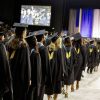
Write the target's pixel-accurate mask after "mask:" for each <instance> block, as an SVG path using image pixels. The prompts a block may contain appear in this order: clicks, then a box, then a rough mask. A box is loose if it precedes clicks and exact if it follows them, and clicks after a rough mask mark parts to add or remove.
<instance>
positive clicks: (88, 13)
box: [81, 9, 93, 38]
mask: <svg viewBox="0 0 100 100" xmlns="http://www.w3.org/2000/svg"><path fill="white" fill-rule="evenodd" d="M92 24H93V9H82V18H81V35H82V37H89V38H91V36H92Z"/></svg>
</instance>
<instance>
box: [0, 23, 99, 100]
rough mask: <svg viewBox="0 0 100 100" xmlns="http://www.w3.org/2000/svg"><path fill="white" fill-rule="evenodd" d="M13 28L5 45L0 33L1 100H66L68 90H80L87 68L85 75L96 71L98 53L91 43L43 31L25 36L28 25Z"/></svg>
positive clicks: (17, 25)
mask: <svg viewBox="0 0 100 100" xmlns="http://www.w3.org/2000/svg"><path fill="white" fill-rule="evenodd" d="M14 26H15V27H16V30H15V34H14V35H11V37H13V39H12V38H11V39H10V40H9V39H7V40H6V42H5V39H4V34H5V33H4V31H2V30H0V100H43V98H44V94H47V97H48V100H50V99H51V97H52V95H53V99H54V100H57V97H58V94H61V93H62V92H63V94H64V95H65V97H68V87H69V86H71V92H74V90H75V88H76V89H79V84H80V81H81V77H82V72H83V71H85V69H86V66H87V67H88V69H87V72H88V73H92V72H93V70H94V71H96V70H97V69H96V68H97V67H98V66H99V63H100V51H99V50H100V49H99V48H97V47H96V46H95V45H94V40H92V41H89V42H88V43H86V44H85V43H83V41H82V38H81V35H80V34H79V33H77V34H74V35H72V36H71V37H68V36H66V37H64V38H62V35H61V34H58V33H54V34H53V35H49V36H46V35H47V34H46V35H45V33H46V31H45V30H40V31H36V32H31V33H29V34H28V35H27V27H28V26H27V25H25V24H19V23H16V24H14ZM9 41H10V42H9ZM98 44H99V43H98ZM64 86H66V89H64ZM75 86H76V87H75Z"/></svg>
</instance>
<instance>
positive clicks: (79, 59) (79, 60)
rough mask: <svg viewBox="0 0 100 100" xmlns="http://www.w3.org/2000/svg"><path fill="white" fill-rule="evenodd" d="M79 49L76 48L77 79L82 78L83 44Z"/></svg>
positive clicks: (75, 68) (75, 74)
mask: <svg viewBox="0 0 100 100" xmlns="http://www.w3.org/2000/svg"><path fill="white" fill-rule="evenodd" d="M78 49H79V53H78V50H77V51H76V50H75V52H76V53H75V67H74V78H75V80H77V81H80V80H81V75H82V64H83V57H82V52H81V46H78Z"/></svg>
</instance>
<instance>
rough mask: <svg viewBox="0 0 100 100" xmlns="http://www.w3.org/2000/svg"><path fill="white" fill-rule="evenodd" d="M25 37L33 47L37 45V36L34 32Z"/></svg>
mask: <svg viewBox="0 0 100 100" xmlns="http://www.w3.org/2000/svg"><path fill="white" fill-rule="evenodd" d="M25 39H26V41H27V43H28V45H29V46H30V47H31V48H32V47H34V45H36V37H35V36H34V34H29V35H28V36H27V37H26V38H25Z"/></svg>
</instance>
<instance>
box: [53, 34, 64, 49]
mask: <svg viewBox="0 0 100 100" xmlns="http://www.w3.org/2000/svg"><path fill="white" fill-rule="evenodd" d="M51 41H52V43H54V44H55V47H56V48H61V44H62V43H61V39H60V37H59V36H58V35H57V34H54V35H53V36H52V39H51Z"/></svg>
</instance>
